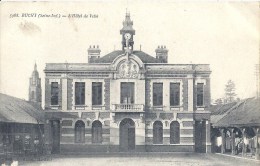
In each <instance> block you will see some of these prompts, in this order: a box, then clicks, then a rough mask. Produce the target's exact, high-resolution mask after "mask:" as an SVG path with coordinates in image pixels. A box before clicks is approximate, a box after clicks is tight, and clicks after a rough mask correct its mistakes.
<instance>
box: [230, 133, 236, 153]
mask: <svg viewBox="0 0 260 166" xmlns="http://www.w3.org/2000/svg"><path fill="white" fill-rule="evenodd" d="M234 130H235V129H234V128H232V129H231V130H230V131H231V152H232V155H235V154H236V143H235V133H234Z"/></svg>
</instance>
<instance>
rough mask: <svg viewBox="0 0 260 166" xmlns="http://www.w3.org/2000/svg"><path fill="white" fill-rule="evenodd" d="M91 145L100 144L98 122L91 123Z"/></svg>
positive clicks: (100, 128)
mask: <svg viewBox="0 0 260 166" xmlns="http://www.w3.org/2000/svg"><path fill="white" fill-rule="evenodd" d="M92 143H102V123H101V122H100V121H98V120H96V121H94V122H93V123H92Z"/></svg>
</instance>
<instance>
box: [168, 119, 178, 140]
mask: <svg viewBox="0 0 260 166" xmlns="http://www.w3.org/2000/svg"><path fill="white" fill-rule="evenodd" d="M179 143H180V123H179V122H178V121H172V122H171V124H170V144H179Z"/></svg>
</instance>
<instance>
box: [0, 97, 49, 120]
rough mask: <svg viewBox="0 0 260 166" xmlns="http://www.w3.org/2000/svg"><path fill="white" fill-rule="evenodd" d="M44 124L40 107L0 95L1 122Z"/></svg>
mask: <svg viewBox="0 0 260 166" xmlns="http://www.w3.org/2000/svg"><path fill="white" fill-rule="evenodd" d="M38 121H39V123H43V122H44V112H43V110H42V108H41V106H40V105H38V104H37V103H32V102H29V101H25V100H22V99H19V98H16V97H12V96H9V95H6V94H2V93H0V122H9V123H32V124H38Z"/></svg>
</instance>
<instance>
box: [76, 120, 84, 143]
mask: <svg viewBox="0 0 260 166" xmlns="http://www.w3.org/2000/svg"><path fill="white" fill-rule="evenodd" d="M84 142H85V123H84V122H83V121H81V120H79V121H77V122H76V124H75V143H84Z"/></svg>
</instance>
